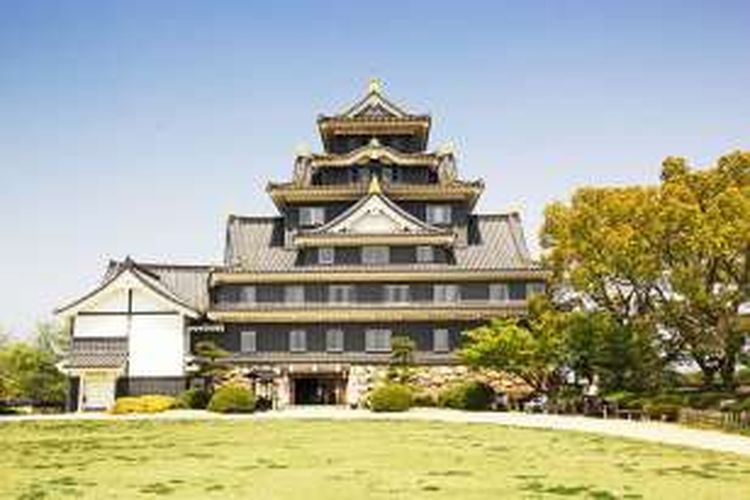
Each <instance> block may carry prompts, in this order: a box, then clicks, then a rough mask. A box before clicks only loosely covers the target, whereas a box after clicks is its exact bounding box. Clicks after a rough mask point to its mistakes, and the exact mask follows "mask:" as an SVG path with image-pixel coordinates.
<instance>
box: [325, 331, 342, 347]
mask: <svg viewBox="0 0 750 500" xmlns="http://www.w3.org/2000/svg"><path fill="white" fill-rule="evenodd" d="M343 350H344V330H341V329H338V328H334V329H331V330H328V331H327V332H326V351H328V352H341V351H343Z"/></svg>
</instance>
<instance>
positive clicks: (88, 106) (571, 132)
mask: <svg viewBox="0 0 750 500" xmlns="http://www.w3.org/2000/svg"><path fill="white" fill-rule="evenodd" d="M748 26H750V2H748V1H747V0H741V1H736V2H732V1H704V2H696V1H687V0H680V1H673V2H666V1H664V2H661V1H636V0H630V1H620V2H604V1H601V2H599V1H597V2H592V1H562V0H560V1H549V2H534V1H517V2H504V1H486V2H472V1H469V0H463V1H460V2H440V1H436V0H431V1H424V2H418V1H405V0H400V1H388V0H379V1H377V2H371V1H370V2H355V1H326V2H312V1H310V2H285V1H278V0H274V1H264V2H250V1H241V2H240V1H238V2H230V1H204V2H191V1H186V0H180V1H173V2H169V1H151V0H149V1H136V0H128V1H121V2H110V1H105V0H96V1H90V2H83V1H73V0H71V1H57V0H56V1H49V2H46V1H39V0H19V1H9V0H0V227H1V228H2V233H0V234H2V237H1V239H0V285H2V286H0V324H3V325H4V326H5V328H6V330H7V329H10V330H13V331H15V332H17V333H21V332H24V331H26V330H28V329H29V328H31V327H32V325H33V324H34V322H35V321H36V320H38V319H44V318H47V317H49V316H50V313H51V310H52V308H54V307H55V306H57V305H60V304H61V303H64V302H66V301H67V300H69V299H71V298H74V297H75V296H76V295H78V294H80V293H83V292H85V291H86V290H87V288H88V287H89V286H91V285H92V284H94V283H95V282H97V280H98V279H99V277H100V276H101V274H102V272H103V270H104V266H105V265H106V262H107V260H108V259H110V258H122V257H124V256H125V255H128V254H131V255H132V256H133V257H134V258H136V259H145V260H168V261H176V262H179V263H193V262H198V263H201V262H217V263H218V262H220V259H221V255H222V244H223V241H224V227H223V226H224V222H225V219H226V216H227V214H228V213H230V212H235V213H242V214H259V213H261V214H263V213H266V214H270V213H273V212H274V207H273V205H272V204H271V203H270V201H269V199H268V197H267V196H266V194H265V191H264V188H265V184H266V182H267V181H268V180H269V179H276V180H284V179H286V178H288V177H289V176H290V174H291V167H292V159H293V152H294V150H295V147H296V146H297V145H299V144H300V143H302V142H306V143H308V144H309V145H311V146H312V147H313V148H314V149H318V148H319V143H318V139H317V136H316V131H315V126H314V125H315V117H316V116H317V114H318V113H321V112H333V111H337V110H339V109H341V108H342V106H344V105H346V104H348V103H349V102H351V101H352V100H354V99H355V98H356V97H358V96H359V95H360V94H361V93H362V92H363V91H364V88H365V85H366V82H367V80H368V79H369V78H370V77H373V76H377V77H380V78H381V79H382V80H383V81H384V83H385V91H386V93H387V95H388V96H389V97H391V98H392V99H393V100H395V101H396V102H399V103H402V104H405V105H407V107H409V108H410V109H413V110H414V111H427V112H430V113H431V114H432V116H433V136H432V146H439V145H440V144H441V143H443V142H445V141H448V140H452V141H453V142H454V143H455V144H456V147H457V151H458V154H459V168H460V171H461V173H462V175H463V176H464V177H467V178H476V177H482V178H484V179H485V181H486V183H487V186H488V189H487V190H486V192H485V195H484V197H483V199H482V201H481V203H480V205H479V207H478V208H479V209H480V210H481V211H487V212H489V211H503V210H507V209H509V208H516V207H520V208H521V209H522V213H523V215H524V218H525V226H526V231H527V235H528V238H529V240H530V243H531V245H532V247H535V246H536V240H537V231H538V228H539V225H540V222H541V214H542V210H543V207H544V205H545V204H546V203H548V202H550V201H552V200H559V199H565V198H567V197H568V196H569V195H570V193H571V192H572V190H573V189H574V188H575V187H576V186H579V185H583V184H622V183H646V182H655V181H656V179H657V178H658V172H659V164H660V161H661V160H662V159H663V157H665V156H667V155H681V156H686V157H688V158H689V159H690V160H691V161H693V162H694V163H696V164H699V165H704V164H707V163H709V162H711V161H712V160H713V159H714V158H716V157H717V156H719V155H721V154H723V153H726V152H729V151H731V150H734V149H738V148H744V149H750V29H748Z"/></svg>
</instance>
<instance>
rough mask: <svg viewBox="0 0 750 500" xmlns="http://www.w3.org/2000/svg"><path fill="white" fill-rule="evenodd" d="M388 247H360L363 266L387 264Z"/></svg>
mask: <svg viewBox="0 0 750 500" xmlns="http://www.w3.org/2000/svg"><path fill="white" fill-rule="evenodd" d="M388 257H389V249H388V247H362V263H363V264H388Z"/></svg>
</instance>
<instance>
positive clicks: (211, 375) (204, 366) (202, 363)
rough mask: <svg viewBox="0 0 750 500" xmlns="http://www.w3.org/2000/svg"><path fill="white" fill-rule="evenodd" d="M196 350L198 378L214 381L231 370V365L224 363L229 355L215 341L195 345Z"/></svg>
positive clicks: (204, 341) (203, 341)
mask: <svg viewBox="0 0 750 500" xmlns="http://www.w3.org/2000/svg"><path fill="white" fill-rule="evenodd" d="M194 350H195V355H196V358H197V359H196V361H197V364H198V371H197V374H198V376H200V377H204V378H208V379H209V380H211V381H213V380H214V379H216V378H220V377H221V376H222V375H224V374H226V373H227V372H228V371H229V370H230V369H231V365H229V364H228V363H226V362H225V361H224V358H226V357H227V356H229V353H228V352H227V351H225V350H224V349H222V348H220V347H219V346H217V345H216V343H215V342H214V341H212V340H201V341H200V342H197V343H196V344H195V349H194Z"/></svg>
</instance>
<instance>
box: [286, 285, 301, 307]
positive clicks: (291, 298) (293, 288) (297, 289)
mask: <svg viewBox="0 0 750 500" xmlns="http://www.w3.org/2000/svg"><path fill="white" fill-rule="evenodd" d="M304 301H305V287H304V286H302V285H287V286H286V287H284V302H286V303H290V304H298V303H300V302H304Z"/></svg>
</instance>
